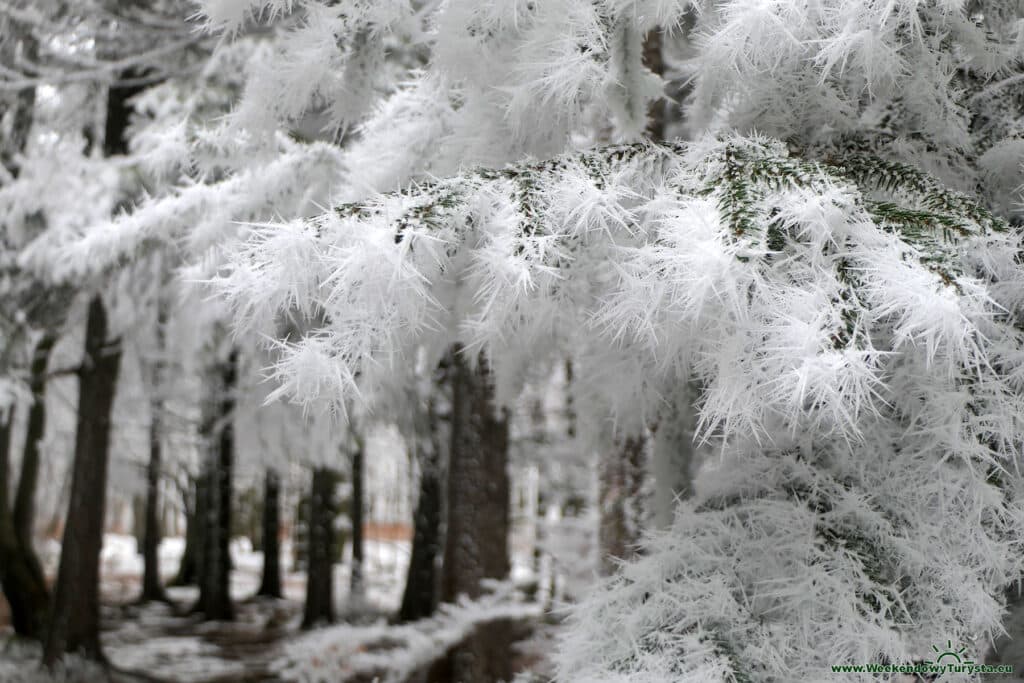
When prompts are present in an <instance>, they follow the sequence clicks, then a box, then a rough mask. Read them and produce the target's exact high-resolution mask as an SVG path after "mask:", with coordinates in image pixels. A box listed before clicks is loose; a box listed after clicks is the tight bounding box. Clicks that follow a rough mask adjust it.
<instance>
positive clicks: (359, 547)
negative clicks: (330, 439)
mask: <svg viewBox="0 0 1024 683" xmlns="http://www.w3.org/2000/svg"><path fill="white" fill-rule="evenodd" d="M349 510H350V512H349V514H350V517H351V520H352V573H351V575H350V578H351V580H350V582H349V596H350V597H351V598H352V599H355V600H359V599H361V598H362V595H363V445H362V443H360V444H359V445H358V446H357V448H356V451H355V453H353V454H352V501H351V503H350V508H349Z"/></svg>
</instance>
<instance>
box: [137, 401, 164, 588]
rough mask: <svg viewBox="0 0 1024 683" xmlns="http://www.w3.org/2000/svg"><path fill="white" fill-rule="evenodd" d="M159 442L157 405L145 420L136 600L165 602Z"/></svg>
mask: <svg viewBox="0 0 1024 683" xmlns="http://www.w3.org/2000/svg"><path fill="white" fill-rule="evenodd" d="M162 455H163V454H162V445H161V443H160V413H159V409H158V408H157V407H154V412H153V415H152V417H151V418H150V422H149V462H148V463H147V464H146V511H145V520H146V522H145V529H144V531H143V537H142V564H143V571H142V594H141V595H140V596H139V601H140V602H148V601H151V600H157V601H161V602H166V601H167V594H166V593H165V592H164V587H163V583H162V582H161V581H160V557H159V552H158V551H159V549H160V508H159V506H160V468H161V466H162V465H161V461H162Z"/></svg>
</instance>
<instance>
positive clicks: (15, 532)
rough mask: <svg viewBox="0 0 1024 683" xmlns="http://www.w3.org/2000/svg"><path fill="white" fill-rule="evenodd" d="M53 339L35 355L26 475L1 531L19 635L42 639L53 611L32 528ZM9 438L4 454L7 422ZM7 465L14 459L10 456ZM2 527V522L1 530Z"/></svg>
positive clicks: (0, 578) (0, 558)
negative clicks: (4, 529)
mask: <svg viewBox="0 0 1024 683" xmlns="http://www.w3.org/2000/svg"><path fill="white" fill-rule="evenodd" d="M53 344H54V338H53V337H52V336H50V335H46V336H44V337H43V338H42V339H41V340H40V341H39V343H38V344H37V345H36V348H35V350H34V352H33V356H32V365H31V371H30V379H29V386H30V388H31V390H32V398H33V403H32V406H31V407H30V408H29V415H28V426H27V429H26V436H25V450H24V454H23V456H22V459H21V474H20V476H19V479H18V489H17V495H16V497H15V500H14V507H13V510H12V511H11V516H10V518H9V522H10V524H11V527H10V528H9V529H8V530H7V531H9V532H10V534H11V535H10V536H9V537H8V534H7V531H0V535H2V536H4V537H5V538H4V539H3V540H0V544H2V545H3V546H4V548H5V549H4V550H2V551H0V565H3V566H6V568H7V569H6V571H4V570H0V583H3V585H4V591H5V594H6V595H7V601H8V603H9V604H10V606H11V621H12V625H13V626H14V630H15V632H16V633H18V634H19V635H23V636H26V637H28V638H37V639H41V638H42V637H43V634H44V632H45V626H46V619H47V616H48V613H49V610H50V592H49V589H48V588H47V587H46V579H45V577H44V576H43V568H42V565H41V564H40V563H39V557H38V556H37V555H36V552H35V548H34V543H33V537H34V533H33V527H34V522H35V492H36V488H37V485H38V480H39V443H40V441H42V438H43V434H44V432H45V429H46V396H45V388H46V367H47V362H48V360H49V357H50V350H51V349H52V348H53ZM6 424H7V429H8V433H7V434H6V435H3V434H0V438H2V439H4V441H5V444H4V449H5V451H7V452H9V449H10V439H11V435H10V432H9V430H10V423H9V422H7V423H6ZM4 458H5V460H8V459H9V455H8V454H7V453H5V454H4ZM8 468H9V465H5V466H4V467H3V468H2V469H4V470H5V474H4V479H5V481H4V482H3V484H2V486H3V498H4V500H3V502H2V504H0V505H2V508H0V515H4V516H6V515H7V514H8V510H9V509H10V508H8V501H7V500H6V499H7V496H8V490H9V483H8V482H7V481H6V480H7V479H9V474H7V473H6V470H8ZM2 524H3V522H0V525H2Z"/></svg>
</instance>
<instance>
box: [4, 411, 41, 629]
mask: <svg viewBox="0 0 1024 683" xmlns="http://www.w3.org/2000/svg"><path fill="white" fill-rule="evenodd" d="M12 422H13V411H12V410H8V411H7V414H6V415H4V416H2V419H0V586H2V587H3V591H4V597H6V598H7V604H8V605H9V606H10V609H11V625H12V626H13V627H14V632H15V633H17V634H18V635H20V636H24V637H26V638H34V639H39V638H42V637H43V635H44V633H45V630H46V618H47V607H48V605H49V600H50V596H49V593H48V592H47V590H46V583H45V582H44V581H43V578H42V571H41V570H39V565H38V563H35V564H34V565H33V564H32V563H31V562H30V561H29V559H28V556H27V555H26V553H24V552H23V551H22V548H21V545H20V543H18V536H17V532H16V531H15V527H14V519H13V517H12V516H11V508H10V500H9V490H10V485H9V484H10V481H9V479H10V448H11V432H12Z"/></svg>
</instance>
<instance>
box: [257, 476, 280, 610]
mask: <svg viewBox="0 0 1024 683" xmlns="http://www.w3.org/2000/svg"><path fill="white" fill-rule="evenodd" d="M280 490H281V483H280V479H279V478H278V476H277V472H276V471H275V470H274V469H273V468H271V467H268V468H267V474H266V478H265V479H264V483H263V578H262V580H261V581H260V589H259V590H258V591H257V592H256V595H262V596H266V597H268V598H280V597H282V593H281V548H280V545H279V543H278V532H279V530H280V526H281V519H280V507H281V502H280Z"/></svg>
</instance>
